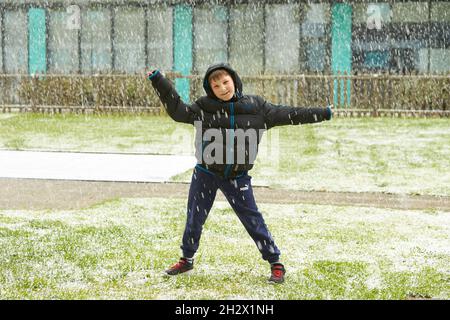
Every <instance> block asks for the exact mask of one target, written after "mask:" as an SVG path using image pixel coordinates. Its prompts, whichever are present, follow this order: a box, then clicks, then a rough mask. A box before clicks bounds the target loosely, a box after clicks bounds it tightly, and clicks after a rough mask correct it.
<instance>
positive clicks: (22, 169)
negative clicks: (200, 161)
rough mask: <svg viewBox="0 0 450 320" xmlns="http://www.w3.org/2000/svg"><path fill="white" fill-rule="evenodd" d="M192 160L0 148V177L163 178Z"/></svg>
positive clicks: (134, 180) (185, 157)
mask: <svg viewBox="0 0 450 320" xmlns="http://www.w3.org/2000/svg"><path fill="white" fill-rule="evenodd" d="M195 164H196V159H195V157H193V156H166V155H141V154H107V153H76V152H74V153H68V152H32V151H31V152H30V151H0V178H31V179H50V180H53V179H56V180H83V181H120V182H131V181H132V182H165V181H169V179H170V177H172V176H175V175H177V174H180V173H182V172H185V171H186V170H188V169H189V168H193V167H194V166H195Z"/></svg>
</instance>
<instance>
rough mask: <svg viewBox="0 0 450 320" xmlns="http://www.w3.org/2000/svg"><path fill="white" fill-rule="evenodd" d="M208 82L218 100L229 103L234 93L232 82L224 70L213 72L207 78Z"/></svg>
mask: <svg viewBox="0 0 450 320" xmlns="http://www.w3.org/2000/svg"><path fill="white" fill-rule="evenodd" d="M208 82H209V85H210V87H211V89H212V91H213V93H214V95H215V96H216V97H217V98H218V99H220V100H222V101H229V100H231V99H232V98H233V96H234V92H235V87H234V81H233V78H232V77H231V75H230V74H229V73H228V72H227V71H226V70H225V69H217V70H215V71H213V72H212V73H211V74H210V75H209V77H208Z"/></svg>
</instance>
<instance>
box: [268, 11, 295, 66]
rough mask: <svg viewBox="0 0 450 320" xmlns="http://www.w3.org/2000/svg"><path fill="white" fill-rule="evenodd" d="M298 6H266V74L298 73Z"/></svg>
mask: <svg viewBox="0 0 450 320" xmlns="http://www.w3.org/2000/svg"><path fill="white" fill-rule="evenodd" d="M298 11H299V10H298V5H290V4H289V5H267V6H266V17H267V18H266V44H265V45H266V63H265V66H266V72H269V73H298V71H299V41H300V30H299V27H298V25H299V22H298V21H299V18H298V17H299V12H298Z"/></svg>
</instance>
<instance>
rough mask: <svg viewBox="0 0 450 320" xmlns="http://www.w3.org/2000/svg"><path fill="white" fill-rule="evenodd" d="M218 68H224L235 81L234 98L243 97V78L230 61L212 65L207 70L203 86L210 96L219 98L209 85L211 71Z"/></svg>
mask: <svg viewBox="0 0 450 320" xmlns="http://www.w3.org/2000/svg"><path fill="white" fill-rule="evenodd" d="M218 69H224V70H226V71H227V72H228V73H229V74H230V76H231V78H232V79H233V82H234V88H235V93H234V98H241V97H242V81H241V78H239V75H238V74H237V72H236V71H235V70H234V69H233V68H231V66H230V65H229V64H228V63H217V64H213V65H212V66H210V67H209V68H208V70H206V73H205V77H204V78H203V88H204V89H205V92H206V94H207V96H208V97H210V98H213V99H217V97H216V96H215V95H214V93H213V91H212V89H211V86H210V85H209V81H208V77H209V76H210V74H211V73H213V72H214V71H216V70H218Z"/></svg>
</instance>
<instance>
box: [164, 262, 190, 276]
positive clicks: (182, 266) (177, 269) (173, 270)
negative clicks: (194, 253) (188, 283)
mask: <svg viewBox="0 0 450 320" xmlns="http://www.w3.org/2000/svg"><path fill="white" fill-rule="evenodd" d="M192 269H194V262H189V261H188V260H187V259H186V258H180V261H178V262H177V263H176V264H174V265H173V266H171V267H170V268H169V269H167V270H166V273H167V274H168V275H169V276H175V275H177V274H180V273H184V272H188V271H190V270H192Z"/></svg>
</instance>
